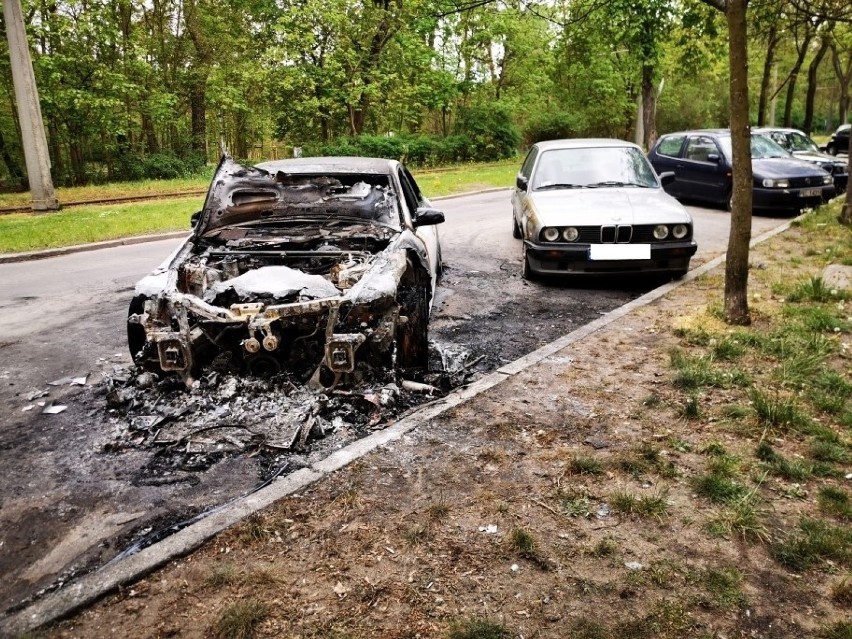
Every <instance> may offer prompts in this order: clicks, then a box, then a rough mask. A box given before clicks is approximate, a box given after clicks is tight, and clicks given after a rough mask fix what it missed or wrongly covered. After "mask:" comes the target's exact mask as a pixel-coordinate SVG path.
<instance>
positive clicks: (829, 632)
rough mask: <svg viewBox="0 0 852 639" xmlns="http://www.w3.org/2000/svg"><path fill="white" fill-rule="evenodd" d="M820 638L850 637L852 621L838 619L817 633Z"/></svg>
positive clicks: (851, 637)
mask: <svg viewBox="0 0 852 639" xmlns="http://www.w3.org/2000/svg"><path fill="white" fill-rule="evenodd" d="M819 637H820V639H852V621H838V622H837V623H835V624H834V625H831V626H826V627H824V628H823V629H822V630H820V633H819Z"/></svg>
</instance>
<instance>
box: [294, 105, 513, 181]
mask: <svg viewBox="0 0 852 639" xmlns="http://www.w3.org/2000/svg"><path fill="white" fill-rule="evenodd" d="M456 131H457V132H456V133H455V134H454V135H450V136H447V137H434V136H428V135H407V134H403V135H394V136H385V135H359V136H358V137H354V138H339V139H337V140H334V141H332V142H327V143H321V142H319V143H311V144H306V145H304V146H303V147H302V153H303V155H305V156H319V155H332V156H334V155H337V156H353V155H363V156H367V157H382V158H391V159H397V160H403V161H405V162H406V164H409V165H411V166H435V165H440V164H452V163H457V162H488V161H492V160H502V159H504V158H511V157H514V156H515V154H516V153H517V150H518V142H519V141H520V136H519V135H518V132H517V130H516V129H515V127H514V125H513V124H512V121H511V116H510V114H509V112H508V110H506V109H505V108H503V107H501V106H499V105H490V104H489V105H484V106H478V107H469V108H467V109H464V110H463V111H462V112H460V113H459V116H458V121H457V123H456ZM461 132H463V133H461Z"/></svg>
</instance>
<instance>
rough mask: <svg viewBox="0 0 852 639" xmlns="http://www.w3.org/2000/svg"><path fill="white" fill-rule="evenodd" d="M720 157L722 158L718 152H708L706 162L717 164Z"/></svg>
mask: <svg viewBox="0 0 852 639" xmlns="http://www.w3.org/2000/svg"><path fill="white" fill-rule="evenodd" d="M721 159H722V158H721V157H719V154H718V153H710V154H709V155H708V156H707V161H708V162H715V163H716V164H719V160H721Z"/></svg>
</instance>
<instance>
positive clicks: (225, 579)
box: [204, 562, 240, 588]
mask: <svg viewBox="0 0 852 639" xmlns="http://www.w3.org/2000/svg"><path fill="white" fill-rule="evenodd" d="M239 581H240V574H239V571H238V570H237V567H236V566H235V565H234V564H232V563H231V562H223V563H218V564H216V565H215V566H214V567H213V568H212V569H211V570H210V572H209V573H208V574H207V575H205V577H204V583H206V584H207V585H208V586H211V587H213V588H222V587H224V586H233V585H234V584H236V583H239Z"/></svg>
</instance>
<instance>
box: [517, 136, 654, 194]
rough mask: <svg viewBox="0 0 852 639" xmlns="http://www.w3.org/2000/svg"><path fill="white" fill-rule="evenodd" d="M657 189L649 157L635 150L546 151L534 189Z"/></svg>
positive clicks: (533, 184)
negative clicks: (626, 187)
mask: <svg viewBox="0 0 852 639" xmlns="http://www.w3.org/2000/svg"><path fill="white" fill-rule="evenodd" d="M621 186H629V187H640V188H656V187H657V186H658V183H657V178H656V176H655V175H654V171H653V169H651V167H650V165H649V164H648V161H647V160H646V159H645V156H644V155H642V153H641V151H639V150H638V149H636V148H633V147H626V146H621V147H591V148H588V147H587V148H576V149H552V150H549V151H545V152H543V153H542V154H541V157H540V159H539V161H538V165H537V166H536V169H535V173H534V174H533V179H532V188H533V189H535V190H537V191H540V190H547V189H570V188H607V187H621Z"/></svg>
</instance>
